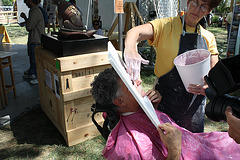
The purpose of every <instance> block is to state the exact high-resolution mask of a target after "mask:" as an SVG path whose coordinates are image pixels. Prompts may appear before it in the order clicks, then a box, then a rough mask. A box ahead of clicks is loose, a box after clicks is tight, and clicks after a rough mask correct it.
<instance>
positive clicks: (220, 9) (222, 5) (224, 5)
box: [216, 0, 229, 14]
mask: <svg viewBox="0 0 240 160" xmlns="http://www.w3.org/2000/svg"><path fill="white" fill-rule="evenodd" d="M228 9H229V3H228V0H222V1H221V3H220V4H219V5H218V7H217V8H216V11H217V12H218V13H220V14H222V13H225V12H227V10H228Z"/></svg>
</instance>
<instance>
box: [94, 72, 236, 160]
mask: <svg viewBox="0 0 240 160" xmlns="http://www.w3.org/2000/svg"><path fill="white" fill-rule="evenodd" d="M91 86H92V95H93V97H94V99H95V101H96V103H98V104H100V105H103V106H109V107H112V108H111V109H114V110H115V111H116V112H117V113H118V114H119V116H120V120H119V122H118V124H117V125H116V126H115V127H114V129H113V130H112V131H111V133H110V135H109V137H108V140H107V143H106V146H105V148H104V150H103V156H104V157H105V158H107V159H114V160H115V159H158V160H159V159H194V160H196V159H199V160H202V159H211V160H212V159H224V160H227V159H239V158H240V146H239V145H238V144H237V143H236V142H235V141H234V140H232V139H231V138H230V137H229V136H228V133H227V132H209V133H192V132H190V131H188V130H186V129H184V128H182V127H179V126H178V125H177V124H176V123H175V122H174V121H173V120H172V119H171V118H170V117H169V116H168V115H166V114H164V113H162V112H160V111H157V110H156V114H157V116H158V119H159V121H160V123H161V125H159V126H158V128H156V127H155V126H154V125H153V124H152V122H151V121H150V119H149V118H148V117H147V115H146V114H145V113H144V111H143V110H142V109H141V107H140V106H139V104H138V103H137V101H136V100H135V98H134V97H133V96H132V94H131V92H130V91H129V90H128V89H127V87H126V86H125V84H124V83H123V82H122V80H121V79H120V77H119V76H118V74H117V73H116V72H115V71H114V69H112V68H111V69H106V70H105V71H103V72H101V73H100V74H99V75H98V76H96V77H95V79H94V81H93V83H92V84H91ZM135 87H136V88H137V90H138V92H139V93H140V94H141V95H142V96H144V95H145V93H144V91H143V90H142V88H141V82H140V81H138V82H136V83H135ZM146 95H147V96H148V97H149V99H150V100H151V101H152V102H153V104H155V105H156V104H157V103H159V102H160V100H161V96H160V95H159V93H158V92H156V91H154V90H150V91H148V92H147V93H146Z"/></svg>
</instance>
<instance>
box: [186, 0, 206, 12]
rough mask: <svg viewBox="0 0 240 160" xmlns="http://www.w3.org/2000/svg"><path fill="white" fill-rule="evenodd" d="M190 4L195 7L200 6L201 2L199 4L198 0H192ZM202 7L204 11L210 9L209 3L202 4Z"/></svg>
mask: <svg viewBox="0 0 240 160" xmlns="http://www.w3.org/2000/svg"><path fill="white" fill-rule="evenodd" d="M190 4H191V5H192V6H193V7H198V6H199V4H198V2H196V1H190ZM200 9H201V10H202V11H203V12H207V11H209V7H208V5H206V4H205V5H200Z"/></svg>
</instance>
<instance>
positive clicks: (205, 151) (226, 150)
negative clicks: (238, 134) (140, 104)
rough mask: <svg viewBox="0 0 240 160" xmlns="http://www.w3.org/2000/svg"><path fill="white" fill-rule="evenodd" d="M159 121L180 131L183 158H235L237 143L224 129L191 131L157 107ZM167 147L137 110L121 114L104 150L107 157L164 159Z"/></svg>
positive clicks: (238, 153)
mask: <svg viewBox="0 0 240 160" xmlns="http://www.w3.org/2000/svg"><path fill="white" fill-rule="evenodd" d="M156 113H157V116H158V118H159V120H160V123H166V122H169V123H171V124H172V125H173V126H175V127H176V128H178V129H179V130H180V131H181V132H182V155H181V159H185V160H227V159H231V160H238V159H240V145H238V144H237V143H236V142H235V141H234V140H233V139H231V138H230V137H229V136H228V133H227V132H209V133H192V132H190V131H188V130H186V129H184V128H182V127H179V126H178V125H177V124H176V123H175V122H173V120H172V119H171V118H170V117H168V116H167V115H166V114H164V113H162V112H159V111H156ZM167 154H168V153H167V148H166V147H165V146H164V145H163V143H162V141H161V139H160V137H159V134H158V131H157V129H156V128H155V127H154V125H153V124H152V123H151V121H150V120H149V118H148V117H147V116H146V114H145V113H144V112H143V111H142V110H140V111H138V112H135V113H133V114H130V115H127V116H121V117H120V121H119V123H118V124H117V126H116V127H115V128H114V129H113V131H112V132H111V134H110V135H109V137H108V141H107V144H106V146H105V148H104V150H103V156H104V157H106V158H107V159H114V160H116V159H134V160H137V159H144V160H148V159H151V160H152V159H157V160H160V159H165V158H166V156H167Z"/></svg>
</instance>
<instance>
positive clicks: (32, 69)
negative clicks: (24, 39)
mask: <svg viewBox="0 0 240 160" xmlns="http://www.w3.org/2000/svg"><path fill="white" fill-rule="evenodd" d="M36 46H40V44H34V43H32V44H30V46H29V52H30V53H29V59H30V69H29V75H35V76H36V77H37V67H36V59H35V47H36Z"/></svg>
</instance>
